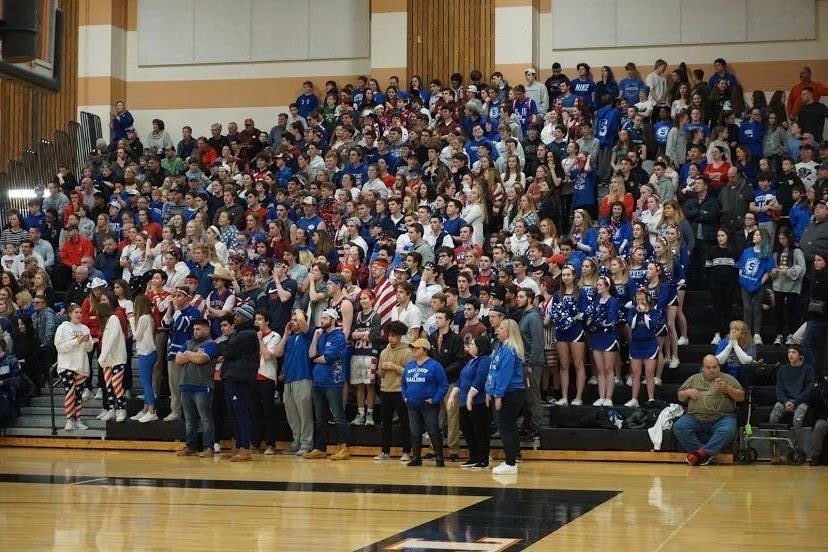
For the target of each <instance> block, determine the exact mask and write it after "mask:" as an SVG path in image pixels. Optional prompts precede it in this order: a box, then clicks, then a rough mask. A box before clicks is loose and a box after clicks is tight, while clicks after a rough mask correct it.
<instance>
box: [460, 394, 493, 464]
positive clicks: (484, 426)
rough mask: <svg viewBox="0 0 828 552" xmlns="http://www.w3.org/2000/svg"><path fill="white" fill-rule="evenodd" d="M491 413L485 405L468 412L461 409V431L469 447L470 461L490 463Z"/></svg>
mask: <svg viewBox="0 0 828 552" xmlns="http://www.w3.org/2000/svg"><path fill="white" fill-rule="evenodd" d="M490 418H491V411H490V410H489V407H488V406H486V404H485V403H482V404H475V405H473V408H472V410H470V411H469V410H467V409H466V407H465V405H463V406H461V407H460V430H461V431H462V432H463V435H464V436H465V437H466V444H468V446H469V460H470V461H471V462H477V463H479V464H488V463H489V429H490V424H491V419H490Z"/></svg>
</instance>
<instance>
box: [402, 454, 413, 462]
mask: <svg viewBox="0 0 828 552" xmlns="http://www.w3.org/2000/svg"><path fill="white" fill-rule="evenodd" d="M400 462H411V455H409V454H408V453H407V452H404V453H403V455H402V456H400Z"/></svg>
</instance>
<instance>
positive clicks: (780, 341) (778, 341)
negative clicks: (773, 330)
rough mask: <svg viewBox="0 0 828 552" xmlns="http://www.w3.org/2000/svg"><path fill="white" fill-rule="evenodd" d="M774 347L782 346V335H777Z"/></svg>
mask: <svg viewBox="0 0 828 552" xmlns="http://www.w3.org/2000/svg"><path fill="white" fill-rule="evenodd" d="M773 344H774V345H782V334H776V338H775V339H774V340H773Z"/></svg>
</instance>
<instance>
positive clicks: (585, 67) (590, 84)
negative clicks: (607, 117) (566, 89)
mask: <svg viewBox="0 0 828 552" xmlns="http://www.w3.org/2000/svg"><path fill="white" fill-rule="evenodd" d="M577 69H578V78H576V79H572V81H570V87H571V88H572V93H573V94H575V95H576V96H577V97H578V98H580V99H581V101H583V102H584V105H586V106H587V107H589V108H590V109H592V105H593V103H594V101H593V100H594V95H595V82H594V81H593V80H592V79H591V78H590V75H589V64H587V63H579V64H578V66H577Z"/></svg>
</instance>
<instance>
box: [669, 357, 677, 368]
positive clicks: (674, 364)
mask: <svg viewBox="0 0 828 552" xmlns="http://www.w3.org/2000/svg"><path fill="white" fill-rule="evenodd" d="M678 367H679V359H678V357H673V358H671V359H670V368H671V369H672V370H675V369H676V368H678Z"/></svg>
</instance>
